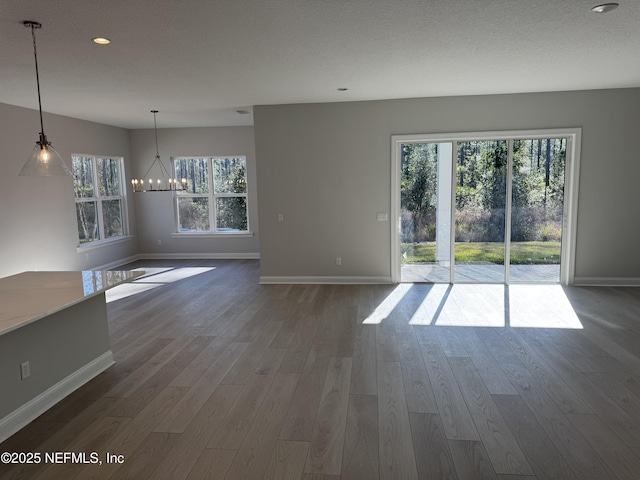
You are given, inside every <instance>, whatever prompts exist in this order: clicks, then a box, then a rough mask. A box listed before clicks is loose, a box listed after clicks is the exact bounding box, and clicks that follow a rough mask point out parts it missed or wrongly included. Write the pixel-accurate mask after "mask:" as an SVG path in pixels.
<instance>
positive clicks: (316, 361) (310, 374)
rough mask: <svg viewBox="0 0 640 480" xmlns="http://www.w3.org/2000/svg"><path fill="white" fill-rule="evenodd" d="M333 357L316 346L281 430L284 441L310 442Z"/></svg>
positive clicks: (308, 360) (310, 355)
mask: <svg viewBox="0 0 640 480" xmlns="http://www.w3.org/2000/svg"><path fill="white" fill-rule="evenodd" d="M330 358H331V357H330V354H329V353H327V352H326V351H324V350H323V349H322V348H321V347H320V346H318V347H316V346H314V348H312V349H311V352H309V358H308V359H307V363H306V365H305V367H304V370H303V372H302V374H300V381H299V382H298V386H297V388H296V391H295V394H294V396H293V399H292V401H291V405H290V406H289V410H288V412H287V415H286V417H285V419H284V422H283V424H282V428H281V430H280V436H279V438H280V439H281V440H299V441H306V442H310V441H311V435H312V434H313V429H314V426H315V422H316V416H317V414H318V407H319V405H320V397H321V395H322V391H323V387H324V381H325V377H326V375H327V369H328V368H329V361H330Z"/></svg>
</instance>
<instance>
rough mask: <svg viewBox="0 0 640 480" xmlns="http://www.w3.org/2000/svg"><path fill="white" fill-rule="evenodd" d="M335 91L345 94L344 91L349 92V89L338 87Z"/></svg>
mask: <svg viewBox="0 0 640 480" xmlns="http://www.w3.org/2000/svg"><path fill="white" fill-rule="evenodd" d="M337 90H338V91H339V92H346V91H347V90H349V89H348V88H346V87H340V88H338V89H337Z"/></svg>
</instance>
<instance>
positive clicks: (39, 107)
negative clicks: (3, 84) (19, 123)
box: [31, 23, 44, 141]
mask: <svg viewBox="0 0 640 480" xmlns="http://www.w3.org/2000/svg"><path fill="white" fill-rule="evenodd" d="M38 28H39V27H38ZM31 36H32V37H33V58H34V60H35V62H36V84H37V86H38V110H39V111H40V134H41V135H42V137H44V122H43V121H42V100H41V99H40V74H39V72H38V50H37V49H36V30H35V25H34V24H33V23H32V24H31ZM42 140H43V141H44V139H42Z"/></svg>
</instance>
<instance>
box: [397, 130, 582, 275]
mask: <svg viewBox="0 0 640 480" xmlns="http://www.w3.org/2000/svg"><path fill="white" fill-rule="evenodd" d="M536 138H565V139H566V140H567V157H566V159H565V177H564V189H565V190H564V212H563V228H562V237H563V240H562V247H561V248H562V253H561V258H562V261H561V265H560V268H561V269H560V284H561V285H573V284H574V280H575V251H576V231H577V222H578V180H579V178H580V146H581V144H582V128H556V129H540V130H534V129H532V130H497V131H486V132H458V133H443V134H418V135H392V136H391V219H392V221H391V222H390V224H391V225H390V227H391V282H392V283H399V282H400V267H401V265H400V175H401V172H400V169H401V163H402V162H401V158H402V156H401V147H402V144H403V143H422V142H424V143H448V142H451V143H453V149H454V151H455V150H456V148H457V143H458V142H465V141H469V140H495V139H500V140H508V141H509V149H508V150H509V165H508V166H507V172H509V173H508V174H509V175H510V174H511V170H512V161H513V158H512V149H513V147H512V145H513V144H512V142H513V140H529V139H536ZM451 181H452V196H454V198H453V199H452V203H454V202H455V191H456V190H455V181H456V162H453V164H452V180H451ZM507 208H508V209H510V204H509V205H507ZM507 214H510V212H507ZM454 215H455V208H452V209H451V220H450V223H451V230H452V234H451V240H450V241H451V247H450V251H451V257H452V261H451V265H453V255H454V243H455V217H454ZM505 233H507V232H505ZM506 255H508V252H506ZM506 258H508V256H506ZM505 267H506V265H505ZM507 270H508V269H507ZM452 271H453V269H452ZM508 281H509V277H508V274H506V276H505V283H506V284H508Z"/></svg>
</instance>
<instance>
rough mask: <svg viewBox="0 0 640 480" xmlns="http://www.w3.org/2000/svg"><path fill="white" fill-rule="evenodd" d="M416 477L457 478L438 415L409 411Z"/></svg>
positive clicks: (442, 479)
mask: <svg viewBox="0 0 640 480" xmlns="http://www.w3.org/2000/svg"><path fill="white" fill-rule="evenodd" d="M409 422H410V423H411V437H412V438H413V448H414V451H415V456H416V466H417V469H418V478H420V479H434V480H435V479H438V480H458V475H457V473H456V469H455V464H454V462H453V457H452V456H451V451H450V450H449V443H448V442H447V438H446V437H445V434H444V430H443V428H442V422H441V421H440V418H439V416H438V415H435V414H428V413H427V414H423V413H409Z"/></svg>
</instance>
